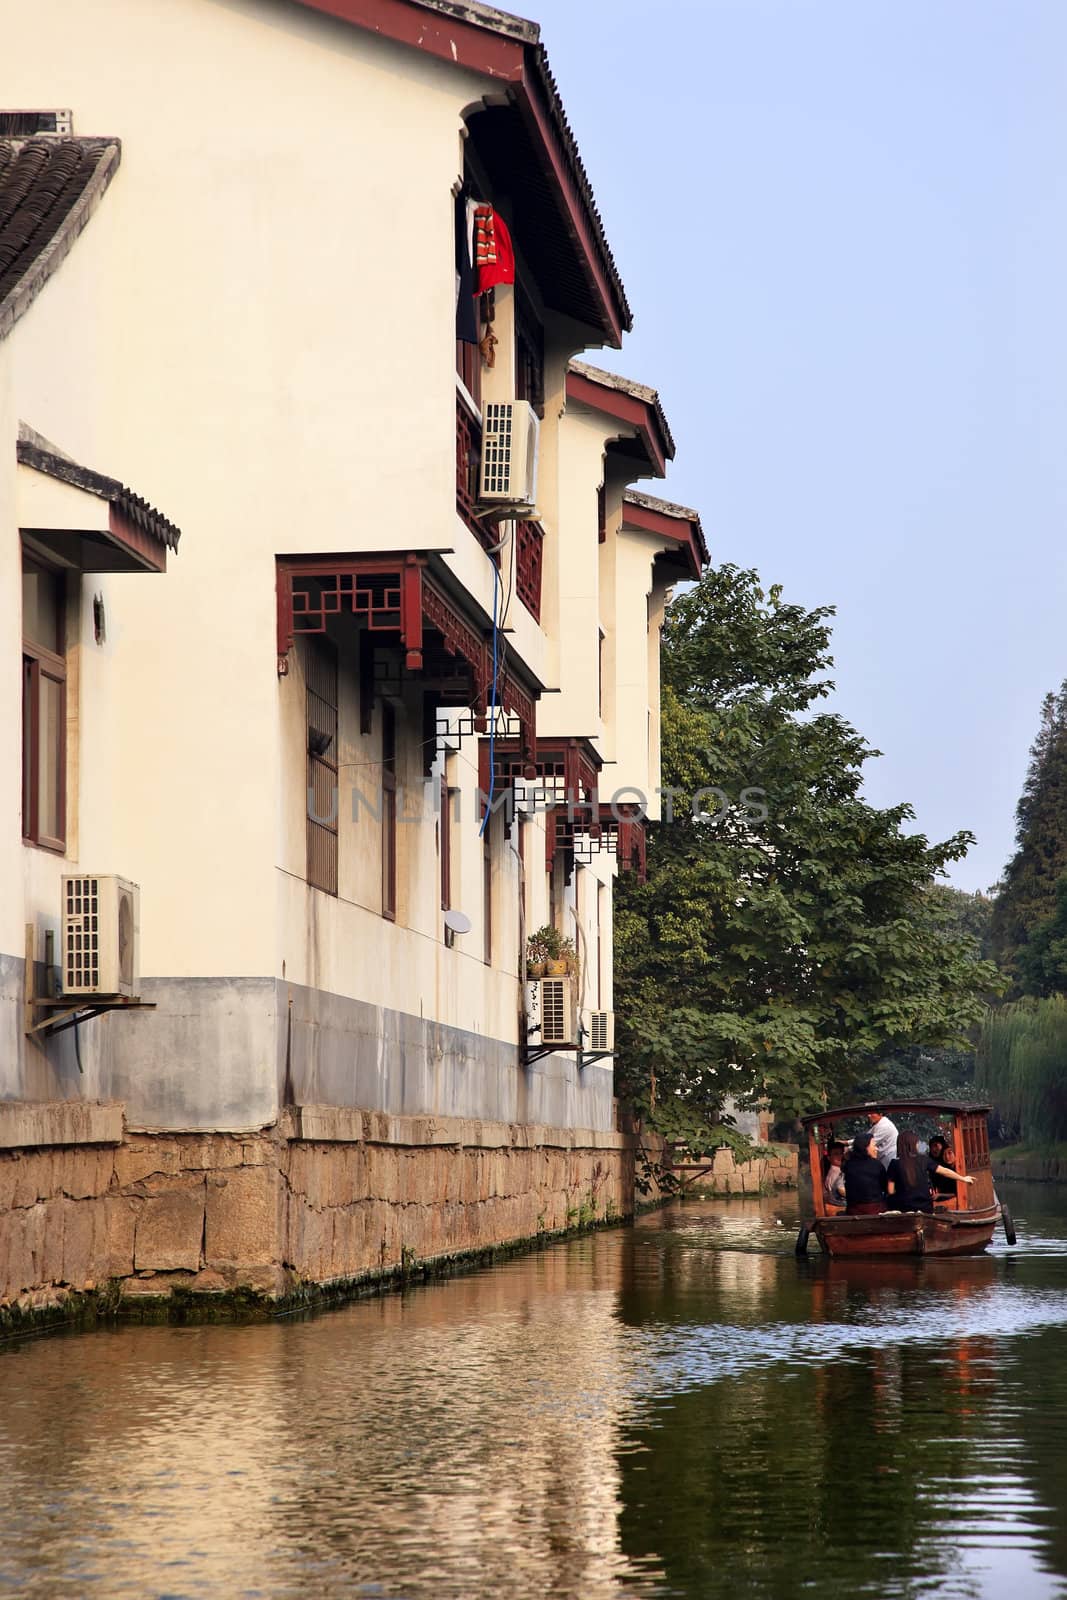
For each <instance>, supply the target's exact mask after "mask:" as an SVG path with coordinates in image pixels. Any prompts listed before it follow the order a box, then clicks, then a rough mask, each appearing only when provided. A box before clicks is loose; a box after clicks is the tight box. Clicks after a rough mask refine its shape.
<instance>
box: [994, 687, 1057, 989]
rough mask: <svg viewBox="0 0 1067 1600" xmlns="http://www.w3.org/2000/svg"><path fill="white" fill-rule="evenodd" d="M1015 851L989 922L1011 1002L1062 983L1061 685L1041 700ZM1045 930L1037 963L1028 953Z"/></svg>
mask: <svg viewBox="0 0 1067 1600" xmlns="http://www.w3.org/2000/svg"><path fill="white" fill-rule="evenodd" d="M1015 823H1016V827H1015V843H1016V850H1015V854H1014V856H1013V857H1012V859H1011V860H1010V861H1009V863H1008V865H1007V867H1006V868H1005V872H1004V880H1003V882H1002V884H1001V885H1000V886H999V892H998V894H997V899H996V905H995V908H994V912H993V923H992V930H991V933H992V950H993V954H994V955H995V957H996V959H997V961H998V962H999V964H1000V966H1001V968H1002V969H1003V970H1004V972H1005V973H1006V974H1007V975H1008V977H1009V979H1010V981H1011V984H1012V992H1013V994H1014V995H1016V996H1018V995H1022V994H1037V995H1042V994H1051V993H1053V992H1055V991H1056V990H1057V989H1059V988H1063V987H1064V986H1065V984H1067V972H1065V968H1064V965H1063V961H1062V956H1063V952H1062V950H1061V951H1059V952H1058V953H1057V952H1054V951H1053V950H1052V948H1051V946H1052V944H1053V943H1055V942H1056V940H1058V939H1060V938H1062V924H1061V925H1060V931H1058V932H1057V931H1056V929H1055V927H1053V926H1050V925H1054V924H1056V923H1057V919H1061V918H1062V917H1063V915H1064V912H1063V908H1062V907H1061V906H1060V905H1059V904H1058V901H1057V894H1058V887H1057V886H1058V885H1059V883H1060V880H1061V879H1062V878H1063V876H1064V874H1065V873H1067V681H1065V682H1064V683H1063V684H1061V686H1060V690H1059V693H1058V694H1054V695H1053V694H1049V695H1046V696H1045V699H1044V702H1043V704H1042V707H1041V726H1040V728H1039V730H1038V734H1037V738H1036V739H1035V740H1034V743H1033V746H1032V748H1031V750H1030V763H1029V766H1028V768H1027V774H1026V782H1025V784H1024V786H1023V792H1022V795H1021V796H1020V798H1019V804H1018V806H1017V807H1016V810H1015ZM1041 929H1044V930H1045V933H1044V936H1043V942H1042V950H1041V952H1040V954H1039V955H1038V956H1036V957H1031V956H1029V955H1028V954H1027V947H1028V946H1029V944H1030V943H1031V941H1032V940H1033V939H1034V937H1035V936H1036V935H1037V934H1038V932H1039V930H1041Z"/></svg>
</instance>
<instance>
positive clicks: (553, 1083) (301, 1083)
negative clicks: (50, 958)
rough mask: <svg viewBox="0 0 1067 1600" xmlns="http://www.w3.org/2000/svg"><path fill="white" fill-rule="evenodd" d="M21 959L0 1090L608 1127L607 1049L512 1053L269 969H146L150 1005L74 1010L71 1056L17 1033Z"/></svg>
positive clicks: (65, 1045)
mask: <svg viewBox="0 0 1067 1600" xmlns="http://www.w3.org/2000/svg"><path fill="white" fill-rule="evenodd" d="M22 972H23V962H22V961H21V960H18V959H17V958H15V957H10V956H9V957H4V956H2V955H0V1101H4V1100H32V1101H67V1100H75V1101H82V1100H89V1101H122V1102H124V1104H125V1106H126V1121H127V1125H128V1126H129V1127H130V1128H135V1129H156V1130H159V1131H162V1132H181V1131H185V1130H188V1131H196V1130H208V1129H211V1130H217V1131H220V1132H233V1133H237V1132H245V1131H248V1130H251V1129H255V1128H263V1127H267V1126H269V1125H270V1124H272V1123H274V1122H276V1121H277V1118H278V1114H279V1110H280V1109H281V1108H282V1107H284V1106H286V1105H302V1104H307V1105H327V1106H336V1107H350V1108H355V1109H359V1110H366V1111H382V1112H388V1113H390V1114H391V1115H394V1116H439V1117H459V1118H467V1119H475V1120H484V1121H488V1122H497V1123H520V1124H532V1123H538V1124H542V1125H547V1126H549V1127H556V1128H588V1129H595V1130H599V1131H601V1132H610V1131H611V1130H613V1128H614V1106H613V1101H612V1088H613V1085H612V1069H611V1064H610V1062H603V1061H600V1062H594V1063H592V1064H590V1065H589V1066H586V1067H583V1068H582V1070H581V1071H580V1072H579V1070H578V1066H577V1062H576V1058H575V1057H574V1056H573V1055H568V1054H563V1053H559V1054H555V1055H551V1056H546V1057H545V1058H544V1059H543V1060H541V1061H538V1062H536V1063H534V1064H533V1065H532V1066H530V1067H523V1065H522V1064H521V1062H520V1060H519V1052H518V1048H517V1046H516V1045H514V1044H511V1043H508V1042H505V1041H503V1040H500V1039H492V1038H488V1037H486V1036H485V1035H484V1034H479V1033H473V1032H470V1031H467V1030H464V1029H461V1028H451V1027H446V1026H445V1025H443V1024H440V1023H436V1022H433V1021H430V1020H427V1019H426V1018H423V1017H415V1016H409V1015H406V1014H404V1013H402V1012H397V1011H390V1010H388V1009H386V1008H384V1007H382V1006H376V1005H372V1004H371V1003H369V1002H368V1001H364V1000H352V999H349V998H347V997H345V996H343V995H336V994H329V993H327V992H325V991H323V990H320V989H309V988H304V987H301V986H299V985H297V984H289V983H284V982H282V981H280V980H276V979H274V978H247V977H233V978H226V977H222V978H145V979H144V980H143V982H142V985H141V998H142V999H143V1000H149V1001H154V1002H155V1006H156V1009H155V1010H152V1011H148V1010H146V1011H134V1012H128V1013H120V1012H111V1013H108V1014H105V1015H103V1016H99V1017H95V1018H93V1019H92V1020H91V1021H88V1022H85V1023H82V1024H81V1025H80V1026H79V1028H78V1030H77V1045H78V1050H79V1051H80V1056H81V1070H79V1067H78V1061H77V1052H76V1049H75V1039H74V1037H73V1030H70V1031H68V1032H66V1033H64V1034H61V1035H59V1036H58V1037H55V1038H52V1039H40V1038H39V1039H36V1040H31V1039H27V1038H26V1037H25V1036H24V1035H23V1032H22ZM42 981H43V969H42ZM42 992H43V991H42Z"/></svg>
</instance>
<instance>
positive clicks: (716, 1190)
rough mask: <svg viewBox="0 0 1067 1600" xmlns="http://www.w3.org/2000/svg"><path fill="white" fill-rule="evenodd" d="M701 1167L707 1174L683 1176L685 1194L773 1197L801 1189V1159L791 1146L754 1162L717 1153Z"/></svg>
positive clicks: (729, 1153) (689, 1172)
mask: <svg viewBox="0 0 1067 1600" xmlns="http://www.w3.org/2000/svg"><path fill="white" fill-rule="evenodd" d="M701 1165H702V1167H704V1168H705V1169H706V1170H703V1171H696V1172H694V1170H693V1169H692V1168H688V1169H686V1170H684V1171H680V1172H679V1174H678V1176H679V1179H680V1180H681V1182H682V1189H683V1192H684V1193H685V1194H691V1195H697V1196H699V1195H729V1194H769V1193H771V1192H772V1191H773V1190H775V1189H795V1188H796V1187H797V1181H798V1178H797V1168H798V1155H797V1150H796V1148H795V1147H793V1146H789V1145H778V1146H775V1147H774V1156H773V1158H772V1157H770V1156H760V1157H757V1158H756V1159H755V1160H754V1161H736V1160H735V1159H734V1153H733V1151H732V1150H726V1149H723V1150H716V1152H715V1155H714V1157H713V1158H712V1159H711V1160H709V1161H707V1162H704V1163H702V1164H701Z"/></svg>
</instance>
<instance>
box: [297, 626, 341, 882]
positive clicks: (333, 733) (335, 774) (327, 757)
mask: <svg viewBox="0 0 1067 1600" xmlns="http://www.w3.org/2000/svg"><path fill="white" fill-rule="evenodd" d="M302 642H303V645H304V736H305V748H306V752H307V793H306V800H307V817H306V825H305V832H306V845H305V849H306V855H305V861H304V876H305V879H306V881H307V885H308V888H309V889H319V890H320V891H321V892H322V893H323V894H332V895H336V894H337V884H338V875H339V858H340V830H339V826H338V824H339V822H340V811H341V797H340V792H339V787H338V786H339V781H340V774H339V756H340V752H339V750H338V743H339V740H340V733H341V714H340V666H339V660H338V651H337V646H336V645H335V644H334V643H333V641H332V639H329V638H327V637H326V636H325V635H319V634H305V635H304V637H303V641H302ZM327 679H328V680H329V682H327V681H326V680H327ZM324 688H328V689H330V690H332V700H331V698H330V696H329V695H328V694H324V693H323V692H322V690H323V689H324ZM313 700H314V701H315V702H317V705H316V706H315V707H313V704H312V702H313ZM313 709H314V710H315V711H316V712H317V713H318V715H319V716H321V717H322V720H323V721H325V722H326V723H327V724H328V726H327V727H325V728H322V729H318V724H317V723H315V722H313V721H312V711H313ZM323 712H325V715H324V716H323ZM312 727H315V728H316V729H318V731H320V732H322V733H329V734H330V742H329V744H328V745H327V746H326V749H325V750H324V751H322V752H321V753H316V752H314V751H313V750H312V748H311V730H312ZM331 750H332V754H329V752H330V751H331ZM318 771H321V772H323V773H326V774H329V775H330V777H331V779H332V782H331V788H332V792H333V795H334V803H333V805H332V806H331V812H332V820H331V821H329V822H323V821H322V820H321V818H320V817H318V816H317V815H316V816H313V815H312V799H313V796H314V794H315V787H316V785H315V775H316V772H318ZM331 837H332V839H333V849H332V852H331V851H330V849H329V847H328V846H326V847H324V848H323V850H322V852H321V856H322V860H321V862H320V863H319V864H320V865H322V864H325V866H326V867H327V869H328V868H329V867H330V865H331V864H332V869H333V870H332V872H330V871H329V870H325V871H323V872H322V873H321V874H320V875H316V874H315V872H314V871H313V866H314V863H315V862H316V860H317V859H318V852H316V851H315V849H314V848H313V842H315V841H317V840H319V839H323V838H324V839H329V838H331ZM331 856H332V862H331ZM320 877H321V879H322V880H323V881H320Z"/></svg>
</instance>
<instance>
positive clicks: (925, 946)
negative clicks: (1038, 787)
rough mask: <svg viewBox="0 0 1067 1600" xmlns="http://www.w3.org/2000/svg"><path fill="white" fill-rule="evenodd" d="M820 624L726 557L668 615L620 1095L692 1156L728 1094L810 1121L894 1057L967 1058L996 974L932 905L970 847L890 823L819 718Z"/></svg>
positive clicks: (630, 901) (859, 769)
mask: <svg viewBox="0 0 1067 1600" xmlns="http://www.w3.org/2000/svg"><path fill="white" fill-rule="evenodd" d="M831 614H832V613H831V612H830V610H829V609H828V608H825V607H823V608H820V609H817V610H814V611H805V610H803V609H802V608H801V607H798V606H793V605H787V604H785V603H784V602H783V600H782V598H781V593H780V591H779V590H778V589H776V588H775V589H771V590H770V591H769V593H764V591H763V590H762V589H761V587H760V584H759V580H758V576H757V574H756V573H755V572H752V571H742V570H740V569H738V568H735V567H730V566H726V567H721V568H719V569H717V570H715V571H713V572H709V573H708V574H707V575H706V576H705V577H704V578H703V580H702V581H701V583H700V584H699V585H697V586H696V587H695V588H694V589H693V590H691V591H690V592H689V593H687V594H685V595H683V596H681V597H679V598H678V599H676V600H675V602H674V604H673V605H672V606H671V608H670V610H669V612H668V617H667V622H666V627H665V632H664V649H663V694H662V713H663V722H662V753H663V755H662V759H663V773H664V776H663V783H664V787H665V790H674V791H679V792H677V793H675V794H674V795H673V796H672V795H671V794H669V793H665V797H664V820H663V821H662V822H661V823H660V824H659V825H657V826H654V827H653V828H652V829H651V837H650V841H649V874H648V882H647V883H646V884H644V885H639V884H633V883H630V884H628V885H625V886H622V887H621V892H620V895H619V903H618V910H617V913H616V952H617V958H616V959H617V983H616V1009H617V1012H618V1014H619V1047H620V1048H619V1056H618V1058H617V1062H618V1071H619V1083H618V1088H619V1093H620V1094H621V1095H622V1096H623V1097H624V1098H625V1099H627V1100H629V1101H630V1102H631V1103H632V1104H633V1105H634V1106H635V1107H636V1108H637V1109H638V1110H639V1111H640V1112H642V1113H643V1114H645V1115H646V1116H647V1117H649V1118H650V1119H651V1120H652V1121H653V1122H658V1123H659V1124H660V1125H661V1126H662V1127H663V1128H664V1131H666V1128H667V1126H668V1125H669V1126H670V1127H671V1129H672V1132H673V1133H674V1135H675V1136H676V1137H677V1136H679V1123H680V1122H681V1123H683V1124H685V1125H686V1126H687V1127H688V1128H689V1129H690V1130H691V1133H690V1142H691V1143H698V1144H699V1143H701V1142H702V1140H703V1139H704V1137H705V1135H707V1134H708V1132H709V1130H714V1128H715V1126H716V1124H717V1123H718V1120H719V1118H720V1115H721V1111H722V1105H723V1101H724V1099H725V1097H726V1096H728V1095H732V1096H733V1097H734V1098H735V1099H736V1100H738V1102H739V1103H741V1104H744V1103H750V1102H751V1101H752V1100H753V1099H755V1098H757V1097H760V1096H767V1097H768V1098H769V1099H770V1100H771V1102H772V1103H773V1104H774V1106H775V1107H776V1108H777V1109H778V1110H779V1111H781V1112H791V1111H794V1110H801V1109H810V1108H811V1107H812V1106H814V1105H817V1104H819V1103H820V1101H821V1099H822V1097H823V1095H824V1094H827V1093H829V1094H831V1095H835V1094H837V1093H839V1092H843V1091H844V1090H845V1089H846V1088H847V1087H848V1086H849V1085H850V1083H853V1082H855V1080H856V1078H857V1076H858V1075H859V1074H861V1073H862V1071H863V1070H864V1068H865V1067H869V1065H870V1064H871V1063H872V1062H873V1061H875V1060H877V1059H878V1058H879V1057H880V1056H882V1055H884V1054H886V1053H887V1052H889V1051H891V1050H893V1049H895V1048H901V1047H905V1046H913V1045H916V1044H922V1045H925V1046H953V1045H965V1044H966V1032H967V1029H968V1028H969V1027H971V1026H973V1025H974V1024H975V1023H976V1022H977V1020H978V1018H979V1017H980V1015H981V1013H982V1009H983V1003H984V995H985V992H986V991H987V989H988V988H989V987H990V986H991V985H992V984H994V983H995V981H996V980H995V974H994V971H993V969H992V968H991V967H990V966H989V965H988V964H985V963H982V962H980V961H978V960H977V959H976V955H977V948H976V944H975V941H974V939H973V938H972V937H970V935H969V934H965V933H961V932H960V931H959V929H958V928H957V927H953V926H952V918H951V917H950V916H949V915H948V914H947V913H946V910H945V906H944V905H943V904H939V903H938V901H937V899H936V897H935V896H934V895H932V894H931V887H932V885H933V884H934V882H935V880H936V878H937V876H938V874H939V873H941V872H942V871H943V869H944V868H945V866H946V865H947V864H948V863H949V862H950V861H953V860H956V859H958V858H959V857H961V856H962V855H963V854H964V853H965V851H966V849H967V846H968V844H969V842H970V836H969V835H967V834H963V833H961V834H957V835H956V836H955V837H954V838H952V839H949V840H948V841H946V842H945V843H943V844H939V845H934V846H931V845H930V844H928V842H927V840H926V839H925V838H924V837H922V836H921V835H918V834H913V833H908V832H906V831H905V828H904V824H905V823H906V822H907V821H908V819H909V818H910V816H911V815H912V813H911V811H910V809H909V807H907V806H904V805H901V806H896V807H891V808H889V809H879V808H877V807H874V806H872V805H870V804H869V803H868V802H867V801H866V800H864V799H863V797H862V794H861V792H860V790H861V785H862V778H863V766H864V763H865V762H866V761H867V760H868V758H869V757H871V756H872V755H874V754H876V752H875V751H872V750H871V749H870V747H869V746H868V745H867V744H866V742H865V741H864V740H863V738H862V737H861V736H860V735H859V734H858V733H857V732H856V731H855V729H853V728H852V727H850V726H849V725H848V723H846V722H845V721H844V720H843V719H842V718H841V717H839V716H836V715H834V714H833V713H830V712H828V711H825V710H822V711H820V710H818V709H817V702H818V701H819V700H821V699H823V698H824V697H825V696H826V695H827V694H828V693H829V692H830V690H831V689H832V687H833V685H832V684H831V683H830V681H829V680H828V678H827V677H826V673H827V671H828V669H829V667H830V665H831V657H830V651H829V645H830V628H829V618H830V616H831ZM702 790H703V791H705V792H704V794H703V796H702V797H700V791H702ZM694 795H697V796H698V797H699V798H698V802H697V804H696V806H695V807H694V805H693V804H692V797H693V796H694ZM694 811H695V812H696V814H695V815H694ZM672 813H673V814H672ZM687 1119H688V1120H687Z"/></svg>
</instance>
